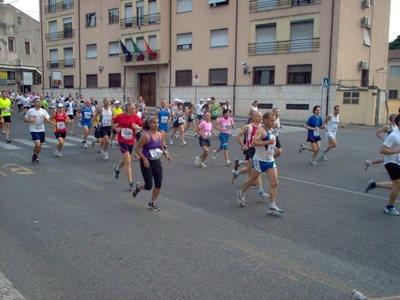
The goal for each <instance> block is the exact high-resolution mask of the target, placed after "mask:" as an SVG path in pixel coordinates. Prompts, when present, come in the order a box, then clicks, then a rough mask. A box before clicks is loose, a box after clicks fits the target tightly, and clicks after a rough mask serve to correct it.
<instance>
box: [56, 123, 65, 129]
mask: <svg viewBox="0 0 400 300" xmlns="http://www.w3.org/2000/svg"><path fill="white" fill-rule="evenodd" d="M64 129H65V123H64V122H57V130H64Z"/></svg>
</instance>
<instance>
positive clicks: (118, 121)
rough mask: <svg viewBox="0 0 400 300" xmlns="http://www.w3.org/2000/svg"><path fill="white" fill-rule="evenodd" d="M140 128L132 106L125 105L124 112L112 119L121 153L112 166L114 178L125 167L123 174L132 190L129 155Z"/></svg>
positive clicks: (140, 124) (140, 121) (139, 121)
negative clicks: (119, 158)
mask: <svg viewBox="0 0 400 300" xmlns="http://www.w3.org/2000/svg"><path fill="white" fill-rule="evenodd" d="M141 126H142V120H141V119H140V118H139V116H138V115H136V114H135V108H134V105H133V104H131V103H127V104H126V105H125V112H124V113H122V114H119V115H117V116H115V117H114V118H113V119H112V127H113V129H114V130H115V131H116V132H117V139H118V146H119V149H120V150H121V152H122V160H121V161H120V162H119V164H118V165H115V166H114V178H115V179H118V178H119V172H120V170H121V169H122V168H123V167H124V166H125V174H126V177H127V179H128V183H129V188H130V190H132V189H133V188H134V183H133V180H132V168H131V153H132V150H133V146H134V144H135V131H136V130H139V129H140V127H141Z"/></svg>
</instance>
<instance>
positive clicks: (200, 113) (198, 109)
mask: <svg viewBox="0 0 400 300" xmlns="http://www.w3.org/2000/svg"><path fill="white" fill-rule="evenodd" d="M203 101H204V100H203V99H200V100H199V102H200V103H197V104H196V105H195V108H196V115H197V119H198V120H199V123H200V122H201V120H202V119H203V116H204V113H203V110H202V108H203Z"/></svg>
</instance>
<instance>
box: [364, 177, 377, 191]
mask: <svg viewBox="0 0 400 300" xmlns="http://www.w3.org/2000/svg"><path fill="white" fill-rule="evenodd" d="M375 187H376V185H375V181H374V180H373V179H370V180H368V182H367V186H366V187H365V190H364V192H365V193H368V191H369V190H373V189H374V188H375Z"/></svg>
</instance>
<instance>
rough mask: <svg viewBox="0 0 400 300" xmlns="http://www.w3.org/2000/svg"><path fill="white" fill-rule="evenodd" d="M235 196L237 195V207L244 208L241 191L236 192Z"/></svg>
mask: <svg viewBox="0 0 400 300" xmlns="http://www.w3.org/2000/svg"><path fill="white" fill-rule="evenodd" d="M236 195H237V201H238V204H239V206H240V207H244V202H245V200H244V195H243V193H242V191H241V190H238V191H237V193H236Z"/></svg>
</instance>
